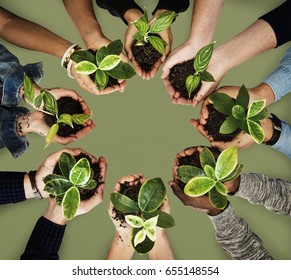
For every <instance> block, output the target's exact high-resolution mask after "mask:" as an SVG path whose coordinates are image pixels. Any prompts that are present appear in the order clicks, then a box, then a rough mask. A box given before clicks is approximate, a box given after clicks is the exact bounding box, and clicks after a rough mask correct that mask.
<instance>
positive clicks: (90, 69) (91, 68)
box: [75, 61, 97, 75]
mask: <svg viewBox="0 0 291 280" xmlns="http://www.w3.org/2000/svg"><path fill="white" fill-rule="evenodd" d="M75 68H76V71H77V73H80V74H84V75H90V74H92V73H94V72H95V71H96V70H97V66H96V65H95V64H94V63H92V62H89V61H81V62H79V63H77V64H76V66H75Z"/></svg>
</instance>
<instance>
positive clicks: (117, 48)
mask: <svg viewBox="0 0 291 280" xmlns="http://www.w3.org/2000/svg"><path fill="white" fill-rule="evenodd" d="M122 49H123V45H122V42H121V40H115V41H113V42H111V43H110V44H109V45H108V46H107V50H108V52H109V54H116V55H119V54H120V53H121V52H122Z"/></svg>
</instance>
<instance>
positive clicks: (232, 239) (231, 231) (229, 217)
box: [209, 204, 273, 260]
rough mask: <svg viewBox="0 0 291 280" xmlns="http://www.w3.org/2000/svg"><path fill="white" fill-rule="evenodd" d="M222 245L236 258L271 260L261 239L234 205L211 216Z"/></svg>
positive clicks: (217, 237)
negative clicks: (235, 209)
mask: <svg viewBox="0 0 291 280" xmlns="http://www.w3.org/2000/svg"><path fill="white" fill-rule="evenodd" d="M209 218H210V220H211V222H212V224H213V226H214V228H215V233H216V239H217V241H218V243H219V244H220V245H221V247H222V248H223V249H224V250H225V251H226V252H227V253H228V254H229V255H230V256H231V258H232V259H235V260H271V259H273V258H272V256H271V255H270V254H269V253H268V252H267V250H266V249H265V248H264V246H263V244H262V241H261V239H260V238H259V237H258V236H257V235H256V234H255V233H253V232H252V231H251V230H250V229H249V227H248V224H247V223H246V221H245V220H244V219H242V218H241V217H239V216H237V214H236V213H235V212H234V209H233V207H232V206H231V205H230V204H229V205H228V206H227V208H226V209H225V210H224V211H223V212H221V213H220V214H218V215H217V216H209Z"/></svg>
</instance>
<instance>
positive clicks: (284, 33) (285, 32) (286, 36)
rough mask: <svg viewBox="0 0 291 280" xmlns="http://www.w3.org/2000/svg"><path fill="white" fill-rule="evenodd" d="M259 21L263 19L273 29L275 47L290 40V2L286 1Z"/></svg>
mask: <svg viewBox="0 0 291 280" xmlns="http://www.w3.org/2000/svg"><path fill="white" fill-rule="evenodd" d="M259 19H263V20H265V21H266V22H268V23H269V24H270V25H271V27H272V28H273V30H274V32H275V34H276V38H277V46H276V47H279V46H281V45H283V44H285V43H286V42H288V41H290V40H291V28H290V23H291V1H290V0H287V1H286V2H284V3H283V4H282V5H280V6H279V7H277V8H276V9H274V10H272V11H270V12H269V13H267V14H265V15H263V16H261V17H260V18H259Z"/></svg>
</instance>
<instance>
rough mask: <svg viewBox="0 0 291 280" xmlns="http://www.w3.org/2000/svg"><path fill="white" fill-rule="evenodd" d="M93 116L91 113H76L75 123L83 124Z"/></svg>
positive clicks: (74, 116)
mask: <svg viewBox="0 0 291 280" xmlns="http://www.w3.org/2000/svg"><path fill="white" fill-rule="evenodd" d="M90 118H91V115H89V114H74V115H72V120H73V123H75V124H79V125H82V124H84V123H85V122H86V121H88V120H89V119H90Z"/></svg>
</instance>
